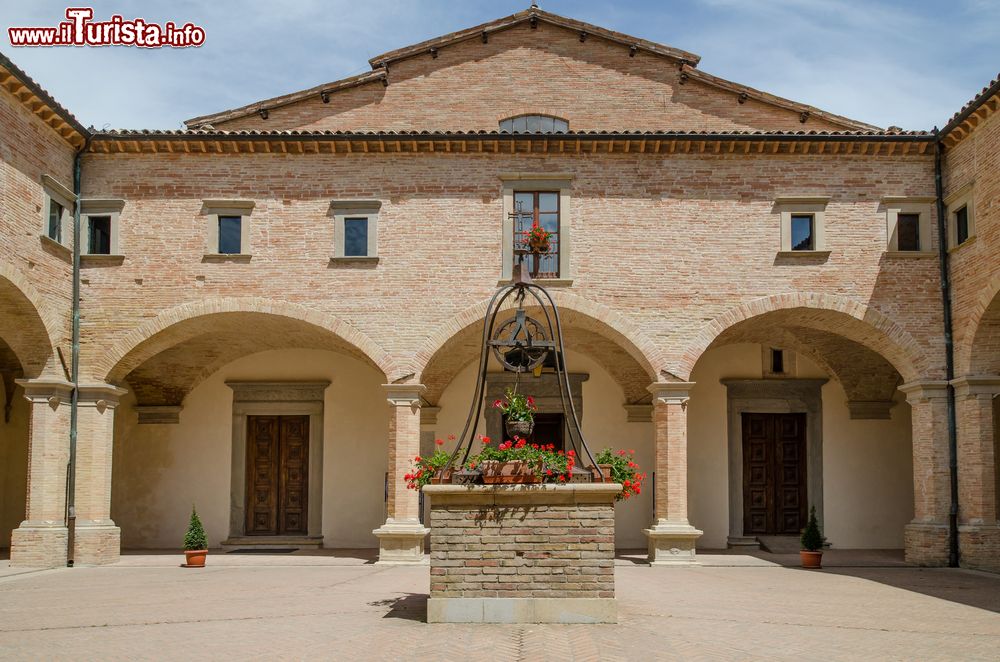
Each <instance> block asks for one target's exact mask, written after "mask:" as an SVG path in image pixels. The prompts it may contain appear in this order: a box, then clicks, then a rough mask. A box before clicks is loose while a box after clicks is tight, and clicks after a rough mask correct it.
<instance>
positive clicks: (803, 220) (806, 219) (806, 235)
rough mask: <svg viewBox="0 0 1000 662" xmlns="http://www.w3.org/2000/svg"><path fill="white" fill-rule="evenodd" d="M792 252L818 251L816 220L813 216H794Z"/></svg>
mask: <svg viewBox="0 0 1000 662" xmlns="http://www.w3.org/2000/svg"><path fill="white" fill-rule="evenodd" d="M792 250H793V251H812V250H816V238H815V218H814V217H813V215H812V214H792Z"/></svg>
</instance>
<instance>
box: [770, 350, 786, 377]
mask: <svg viewBox="0 0 1000 662" xmlns="http://www.w3.org/2000/svg"><path fill="white" fill-rule="evenodd" d="M771 372H773V373H774V374H776V375H781V374H784V372H785V353H784V352H783V351H781V350H780V349H772V350H771Z"/></svg>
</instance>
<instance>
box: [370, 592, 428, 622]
mask: <svg viewBox="0 0 1000 662" xmlns="http://www.w3.org/2000/svg"><path fill="white" fill-rule="evenodd" d="M368 604H369V606H372V607H390V609H389V611H387V612H386V613H385V615H384V616H382V618H402V619H404V620H407V621H420V622H421V623H423V622H424V621H426V620H427V594H426V593H407V594H406V595H404V596H402V597H399V598H389V599H387V600H376V601H375V602H369V603H368Z"/></svg>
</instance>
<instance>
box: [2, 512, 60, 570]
mask: <svg viewBox="0 0 1000 662" xmlns="http://www.w3.org/2000/svg"><path fill="white" fill-rule="evenodd" d="M68 540H69V531H68V530H67V529H66V527H65V526H64V525H63V523H62V522H58V523H55V522H28V521H25V522H21V526H19V527H18V528H16V529H14V531H13V532H12V533H11V536H10V566H11V567H12V568H65V567H66V543H67V541H68Z"/></svg>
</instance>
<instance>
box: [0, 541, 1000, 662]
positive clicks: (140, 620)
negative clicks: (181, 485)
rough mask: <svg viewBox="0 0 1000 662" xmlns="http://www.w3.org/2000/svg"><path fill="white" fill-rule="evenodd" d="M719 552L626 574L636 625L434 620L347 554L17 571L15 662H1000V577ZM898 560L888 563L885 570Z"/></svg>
mask: <svg viewBox="0 0 1000 662" xmlns="http://www.w3.org/2000/svg"><path fill="white" fill-rule="evenodd" d="M766 556H767V555H763V554H758V555H755V556H754V557H750V556H744V555H733V554H717V555H716V554H703V555H701V557H702V559H703V561H704V562H705V563H706V565H704V566H702V567H692V568H650V567H648V566H643V565H639V564H637V563H635V561H636V560H638V557H637V556H636V555H624V556H622V557H620V558H619V560H618V562H617V565H616V575H617V581H618V597H619V603H620V606H619V610H620V623H619V624H618V625H569V626H556V625H549V626H537V625H529V626H500V625H427V624H425V623H423V622H422V620H423V617H424V609H425V605H426V602H425V601H426V594H427V591H428V586H429V580H428V569H427V568H426V567H398V566H397V567H391V566H378V565H373V564H372V563H371V561H372V558H371V553H370V552H368V551H363V552H357V553H351V552H340V553H337V554H336V555H330V554H318V555H274V556H271V555H267V556H261V555H225V556H223V555H221V554H215V555H213V556H210V558H209V567H207V568H205V569H203V570H191V569H185V568H180V567H178V563H179V557H178V556H177V555H176V554H169V555H166V554H164V555H129V556H126V557H124V558H123V560H122V562H121V563H119V564H118V565H115V566H110V567H101V568H74V569H58V570H46V571H35V572H15V571H12V570H9V569H7V568H6V567H5V566H6V564H5V563H3V562H0V658H3V659H32V660H34V659H47V660H49V659H54V660H59V659H74V660H80V659H86V660H98V659H99V660H118V659H129V660H134V659H223V658H225V659H231V658H236V659H304V658H315V659H344V658H354V659H357V660H399V659H428V660H453V659H454V660H478V659H484V660H507V659H510V660H589V659H595V660H596V659H601V660H629V661H635V660H650V659H665V660H670V659H683V660H691V659H711V660H758V659H759V660H765V659H766V660H796V661H798V660H802V659H821V660H853V659H893V660H897V659H898V660H922V661H923V660H996V659H998V658H997V656H998V653H997V651H998V650H1000V575H989V574H985V573H976V572H971V571H965V570H946V569H918V568H911V567H905V566H899V565H888V566H886V565H885V564H884V563H883V564H880V565H879V566H878V567H873V566H865V565H864V564H863V563H861V562H860V561H859V559H861V560H864V559H865V558H868V557H865V556H862V557H854V558H853V560H852V558H851V557H841V558H840V559H839V562H838V558H837V556H836V555H833V556H834V558H833V561H834V563H832V564H831V566H832V567H830V568H829V569H825V570H822V571H805V570H800V569H798V568H794V567H783V566H782V565H780V562H781V561H782V559H777V561H778V562H777V563H776V562H775V559H768V558H766ZM883 560H884V559H883Z"/></svg>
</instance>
